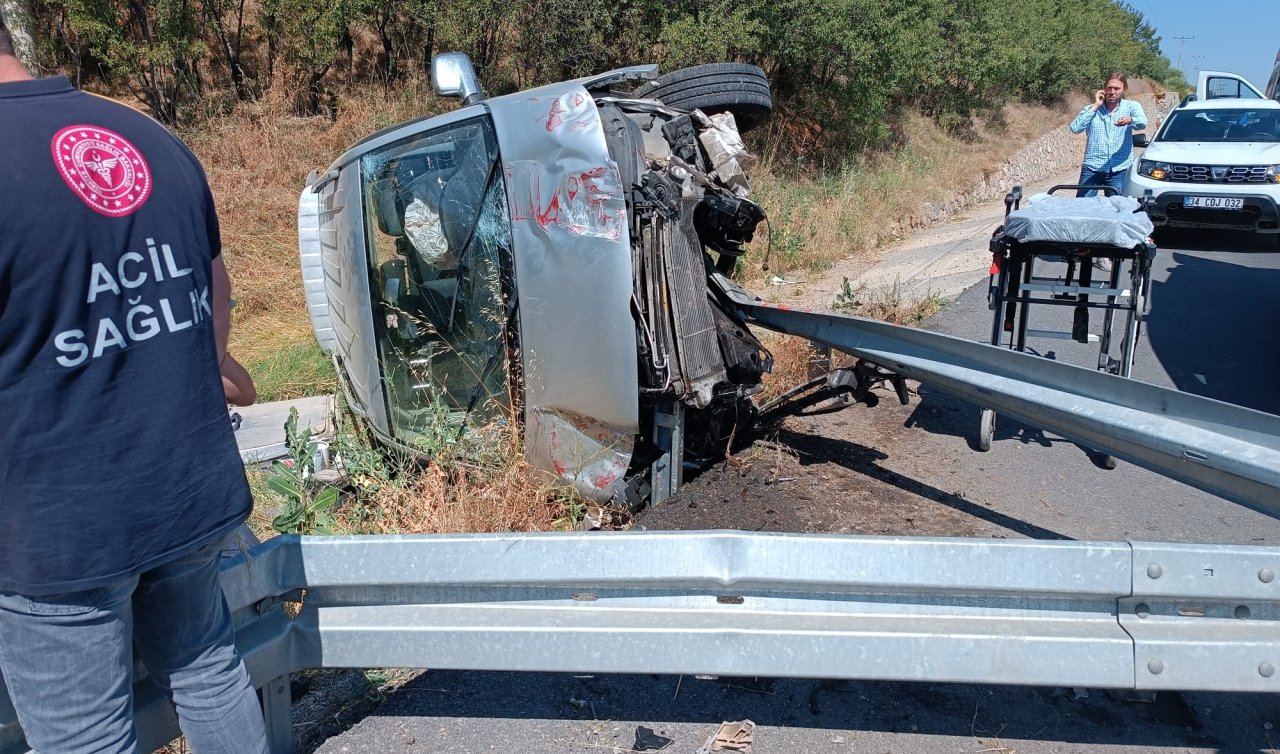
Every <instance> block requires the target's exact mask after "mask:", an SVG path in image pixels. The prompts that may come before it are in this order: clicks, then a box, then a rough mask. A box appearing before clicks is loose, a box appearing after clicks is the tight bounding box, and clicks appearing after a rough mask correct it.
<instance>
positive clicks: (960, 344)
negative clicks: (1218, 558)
mask: <svg viewBox="0 0 1280 754" xmlns="http://www.w3.org/2000/svg"><path fill="white" fill-rule="evenodd" d="M735 298H736V303H738V305H739V307H740V308H741V309H742V311H743V312H744V313H745V314H746V315H747V316H748V317H749V320H750V321H751V322H754V323H758V324H760V325H762V326H764V327H768V328H770V329H774V330H780V331H782V332H785V333H790V334H792V335H799V336H801V337H805V338H809V339H811V340H814V341H817V342H819V343H823V344H826V345H828V346H831V347H832V348H837V349H839V350H841V351H843V352H845V353H848V354H852V355H854V356H857V357H859V358H863V359H866V360H868V361H871V362H873V363H875V364H878V365H880V366H882V367H884V368H886V369H889V370H892V371H894V372H897V373H899V374H901V375H903V376H906V377H910V378H912V379H915V380H919V381H920V382H923V383H926V384H929V385H931V386H933V387H937V388H940V389H942V390H946V391H947V392H950V393H953V394H955V395H959V396H961V397H963V398H967V399H968V400H971V401H973V402H974V403H977V404H978V405H979V406H982V407H984V408H991V409H995V410H996V411H997V413H999V414H1002V415H1004V414H1007V415H1010V416H1014V417H1017V418H1018V419H1021V420H1023V421H1025V422H1027V423H1028V424H1032V425H1034V426H1037V427H1042V428H1044V429H1048V430H1050V431H1052V432H1056V433H1058V434H1060V435H1062V436H1063V437H1065V438H1067V439H1069V440H1073V441H1075V442H1078V443H1080V444H1082V445H1084V446H1086V447H1089V448H1092V449H1094V450H1097V451H1100V452H1105V453H1108V454H1110V455H1113V456H1115V457H1117V458H1121V459H1124V460H1126V461H1129V462H1131V463H1134V464H1136V465H1138V466H1141V467H1143V468H1146V469H1150V470H1152V471H1155V472H1157V473H1159V474H1163V475H1165V476H1168V477H1170V478H1173V479H1177V480H1178V481H1181V482H1185V483H1186V484H1190V485H1192V486H1194V487H1198V488H1200V489H1202V490H1205V491H1207V492H1211V493H1213V494H1215V495H1219V496H1221V497H1224V498H1226V499H1228V500H1231V501H1233V502H1236V503H1240V504H1242V505H1245V506H1248V507H1250V508H1253V509H1255V510H1258V511H1261V512H1263V513H1266V514H1268V515H1270V516H1274V517H1280V417H1278V416H1273V415H1271V414H1266V413H1263V412H1261V411H1254V410H1252V409H1247V408H1242V407H1240V406H1233V405H1231V404H1229V403H1223V402H1221V401H1216V400H1213V399H1210V398H1202V397H1200V396H1196V395H1191V394H1189V393H1181V392H1178V391H1177V390H1170V389H1168V388H1163V387H1158V386H1156V385H1149V384H1146V383H1143V382H1138V381H1136V380H1130V379H1125V378H1122V377H1117V376H1115V375H1111V374H1106V373H1105V372H1099V371H1096V370H1093V369H1084V368H1082V367H1077V366H1073V365H1070V364H1064V363H1061V362H1057V361H1052V360H1050V359H1044V358H1038V357H1035V356H1030V355H1027V354H1022V353H1017V352H1015V351H1011V350H1009V349H1006V348H999V347H996V346H991V345H987V344H984V343H975V342H973V341H969V340H964V339H962V338H955V337H951V336H949V335H941V334H939V333H933V332H928V331H926V330H917V329H914V328H909V327H901V326H897V325H891V324H887V323H885V322H878V321H875V320H869V319H863V318H861V317H851V316H846V315H841V314H829V313H824V312H810V311H801V310H793V309H788V308H786V307H782V306H776V305H771V304H764V303H761V302H760V301H758V300H753V299H748V298H745V297H738V296H735Z"/></svg>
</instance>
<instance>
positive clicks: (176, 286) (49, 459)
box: [0, 76, 250, 595]
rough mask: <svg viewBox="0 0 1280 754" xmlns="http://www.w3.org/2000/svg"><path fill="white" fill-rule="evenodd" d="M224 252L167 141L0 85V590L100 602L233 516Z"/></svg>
mask: <svg viewBox="0 0 1280 754" xmlns="http://www.w3.org/2000/svg"><path fill="white" fill-rule="evenodd" d="M220 252H221V244H220V240H219V236H218V221H217V217H216V216H215V214H214V208H213V198H212V195H211V194H210V192H209V187H208V184H207V182H206V180H205V177H204V172H203V170H202V169H201V168H200V165H199V163H198V162H197V161H196V159H195V157H194V156H193V155H192V154H191V152H190V151H189V150H188V149H187V148H186V147H185V146H184V145H183V144H182V142H181V141H179V140H178V138H177V137H175V136H174V135H173V134H171V133H170V132H169V131H167V130H166V129H164V128H163V127H162V126H160V125H159V124H158V123H156V122H155V121H153V120H151V119H150V118H147V117H146V116H144V115H142V114H140V113H137V112H135V111H133V110H130V109H129V108H127V107H125V106H123V105H120V104H117V103H115V102H112V101H110V100H107V99H103V98H100V97H95V96H92V95H88V94H84V93H82V92H80V91H78V90H76V89H75V88H73V87H72V86H71V85H70V83H68V81H67V79H66V78H65V77H61V76H59V77H54V78H46V79H37V80H34V81H19V82H12V83H7V84H0V590H3V591H9V592H19V593H25V594H30V595H44V594H51V593H58V592H68V591H79V590H82V589H89V588H93V587H97V586H102V585H105V584H108V583H110V582H112V581H115V580H117V579H120V578H122V577H125V576H128V575H131V574H134V573H138V572H141V571H143V570H146V569H147V568H149V567H152V566H155V565H158V564H160V563H163V562H165V561H166V560H169V559H171V558H174V557H176V556H179V555H182V554H184V553H186V552H188V551H190V550H191V549H193V548H195V547H198V546H201V545H203V544H205V543H207V542H209V541H211V540H213V539H214V538H215V537H219V536H223V535H225V534H226V533H228V532H230V531H231V530H233V529H234V528H235V527H236V526H237V525H238V524H239V523H240V522H241V521H243V520H244V518H245V517H246V515H247V514H248V512H249V508H250V497H249V489H248V485H247V483H246V481H245V476H244V468H243V466H242V465H241V463H240V457H239V453H238V452H237V450H236V443H235V438H234V435H233V434H232V430H231V426H230V423H229V422H228V419H227V410H226V403H225V398H224V396H223V392H222V383H221V380H220V378H219V375H218V364H217V356H216V346H215V344H214V333H213V321H212V304H213V302H212V301H211V299H210V297H211V296H212V290H211V282H210V281H211V266H210V265H211V262H212V260H213V259H214V257H216V256H217V255H218V254H219V253H220Z"/></svg>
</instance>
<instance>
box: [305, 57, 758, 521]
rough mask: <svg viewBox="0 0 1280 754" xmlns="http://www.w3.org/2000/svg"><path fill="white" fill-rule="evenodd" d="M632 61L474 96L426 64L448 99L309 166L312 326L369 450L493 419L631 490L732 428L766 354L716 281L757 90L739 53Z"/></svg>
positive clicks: (593, 491) (430, 442)
mask: <svg viewBox="0 0 1280 754" xmlns="http://www.w3.org/2000/svg"><path fill="white" fill-rule="evenodd" d="M655 75H656V66H640V67H634V68H627V69H622V70H618V71H612V72H609V73H606V74H603V75H600V76H596V77H592V78H588V79H580V80H576V81H569V82H564V83H559V84H553V85H550V86H545V87H542V88H538V89H533V90H530V91H524V92H520V93H517V94H512V95H507V96H502V97H494V98H491V99H489V98H485V97H484V96H483V95H482V93H481V92H480V89H479V86H478V84H477V81H476V77H475V74H474V72H473V70H472V67H471V64H470V61H469V60H468V59H467V58H466V56H464V55H461V54H458V53H450V54H445V55H440V56H438V57H437V58H436V59H435V60H434V61H433V83H434V85H435V88H436V91H437V93H438V94H441V95H445V96H457V97H459V98H461V99H462V104H463V106H462V107H461V108H459V109H457V110H455V111H453V112H450V113H448V114H445V115H441V116H437V117H432V118H426V119H422V120H416V121H410V122H407V123H402V124H399V125H396V126H393V127H391V128H388V129H385V130H383V131H381V132H379V133H376V134H373V135H371V136H369V137H368V138H366V139H364V140H363V141H361V142H360V143H358V144H356V145H355V146H353V147H351V149H349V150H348V151H347V152H346V153H344V154H343V155H342V156H340V157H339V158H338V159H337V160H336V161H334V163H333V164H332V165H331V166H330V167H329V169H328V170H327V171H325V172H324V173H323V174H320V173H318V172H317V173H316V174H313V175H312V176H311V177H310V179H309V180H308V184H307V186H306V188H305V189H304V190H303V192H302V194H301V197H300V200H299V213H298V218H299V219H298V230H299V245H300V251H301V255H302V266H303V274H304V279H305V285H306V293H307V301H308V305H309V307H310V313H311V318H312V323H313V325H314V328H315V333H316V337H317V339H318V340H319V342H320V343H321V345H322V346H323V347H324V348H325V349H326V350H327V351H329V352H331V353H332V355H333V357H334V360H335V363H336V365H337V368H338V372H339V375H340V382H341V383H342V385H343V389H344V391H345V392H346V396H347V398H348V400H349V402H350V405H351V407H352V409H353V410H354V411H355V412H356V413H358V414H359V415H360V416H362V417H363V418H364V419H365V420H366V421H367V422H368V424H369V426H370V427H371V429H372V430H373V432H375V433H376V434H377V435H378V436H379V437H380V438H381V439H382V440H383V441H384V442H387V443H389V444H393V445H396V446H400V447H402V448H405V449H408V450H410V451H421V452H429V451H430V450H431V449H432V448H434V447H436V445H435V444H434V443H438V440H439V438H440V437H442V436H448V437H457V436H459V435H460V434H465V433H468V432H472V433H474V432H479V431H481V430H482V429H483V428H484V427H492V426H494V425H495V424H499V423H502V422H504V421H507V420H509V419H514V420H516V421H519V422H522V426H523V432H524V439H525V452H526V455H527V457H528V459H529V460H530V462H531V463H532V464H534V465H535V466H537V467H539V468H542V469H545V470H546V471H548V472H549V473H552V474H554V475H556V476H557V477H559V478H561V479H562V480H564V481H566V482H568V483H570V484H573V485H574V486H575V487H576V488H577V489H578V490H579V491H580V492H581V493H583V494H584V495H586V496H587V497H589V498H591V499H593V500H597V501H600V502H615V503H627V502H630V503H631V504H635V503H637V502H639V501H641V500H643V499H645V498H647V497H648V496H649V495H650V494H651V492H652V491H653V490H652V489H651V488H652V487H658V488H661V490H665V491H666V493H669V492H670V491H673V490H674V489H675V488H676V487H678V486H679V483H680V476H681V469H682V467H683V466H684V464H686V463H691V464H696V463H699V462H702V461H706V460H708V459H711V458H714V457H716V456H719V457H723V454H724V449H725V447H726V443H727V442H728V441H729V438H731V437H732V436H733V435H734V433H735V428H736V427H738V426H740V425H744V424H746V423H749V422H751V421H752V419H753V418H754V411H755V407H754V404H753V403H752V402H751V400H750V398H751V396H752V395H754V394H756V393H758V392H759V391H760V389H761V382H760V380H761V375H762V374H763V373H764V372H765V371H767V370H768V369H769V367H770V357H769V354H768V353H767V351H766V350H765V349H764V348H762V347H761V345H760V343H759V342H758V341H757V340H756V339H755V337H753V336H752V335H751V333H750V331H749V330H748V329H747V328H746V327H745V325H744V323H743V322H742V321H741V319H740V318H739V317H737V316H736V315H735V314H734V313H733V311H734V310H733V308H732V306H730V305H728V304H727V300H726V299H725V293H724V288H723V286H724V285H729V286H731V285H732V284H730V283H728V278H727V277H726V273H729V272H731V271H732V268H733V266H734V264H735V262H736V259H737V257H738V256H739V255H741V253H742V251H743V244H744V243H745V242H747V241H749V240H751V238H752V235H753V232H754V230H755V228H756V225H757V224H758V223H759V222H760V221H761V220H762V219H763V217H764V213H763V212H762V211H761V209H760V208H759V206H757V205H756V204H755V203H754V202H752V201H751V199H750V198H749V193H750V187H749V184H748V182H747V179H746V175H745V172H744V168H745V167H746V165H747V164H748V163H749V161H750V159H751V156H750V154H749V153H748V152H747V151H746V149H745V148H744V146H743V143H742V140H741V137H740V135H739V134H740V130H743V131H745V130H747V129H749V128H751V127H754V126H756V125H759V124H760V123H762V122H763V121H764V120H765V119H767V118H768V116H769V114H770V112H771V109H772V101H771V98H770V94H769V87H768V83H767V81H766V80H765V78H764V75H763V72H762V71H760V69H758V68H756V67H754V66H749V65H740V64H712V65H705V66H698V67H695V68H689V69H684V70H681V71H676V72H674V73H671V74H668V75H666V76H663V77H655ZM714 280H719V281H720V282H721V285H716V284H714V283H713V282H712V281H714ZM666 493H664V492H662V491H659V493H658V494H659V496H665V494H666Z"/></svg>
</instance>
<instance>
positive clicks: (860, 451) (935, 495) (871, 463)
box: [778, 396, 1071, 539]
mask: <svg viewBox="0 0 1280 754" xmlns="http://www.w3.org/2000/svg"><path fill="white" fill-rule="evenodd" d="M948 398H949V399H950V400H958V399H954V398H950V397H949V396H948ZM913 415H914V414H913ZM977 422H978V419H977V412H976V410H975V412H974V427H975V428H976V427H977ZM930 431H933V430H930ZM975 431H976V429H975ZM778 439H779V441H781V442H782V443H783V444H784V445H786V446H787V447H789V448H791V449H792V450H794V451H795V452H796V453H797V454H798V456H799V459H800V465H801V466H808V465H811V464H814V463H834V464H837V465H839V466H843V467H844V468H846V469H848V470H850V471H853V472H855V473H857V474H861V475H863V476H869V477H872V478H874V479H877V480H879V481H881V482H884V483H885V484H891V485H893V486H894V487H897V488H899V489H902V490H906V491H907V492H910V493H912V494H915V495H919V496H920V497H923V498H926V499H928V500H932V501H933V502H935V503H938V504H940V505H945V506H947V507H949V508H951V509H953V510H955V511H957V512H959V513H963V514H965V515H967V516H972V517H974V518H977V519H981V520H983V521H986V522H988V523H990V524H994V525H996V526H999V527H1002V528H1005V529H1008V530H1010V531H1014V532H1017V533H1019V534H1021V535H1023V536H1024V537H1030V538H1031V539H1071V537H1068V536H1066V535H1065V534H1061V533H1059V532H1056V531H1053V530H1052V529H1046V528H1044V527H1041V526H1036V525H1035V524H1032V523H1029V522H1027V521H1023V520H1022V519H1019V518H1014V517H1013V516H1007V515H1005V514H1003V513H1000V512H998V511H994V510H991V509H990V508H986V507H983V506H981V505H978V504H976V503H973V502H970V501H968V500H965V499H964V498H963V497H960V496H959V495H956V494H954V493H951V492H946V491H944V490H940V489H938V488H937V487H934V486H931V485H929V484H925V483H924V482H922V481H920V480H918V479H913V478H911V477H908V476H904V475H902V474H899V473H897V472H896V471H891V470H889V469H886V468H884V467H883V466H881V465H880V463H879V462H880V461H882V460H884V459H885V458H887V456H886V455H885V454H884V453H883V452H882V451H879V450H876V449H875V448H869V447H867V446H865V445H860V444H858V443H855V442H850V441H848V440H842V439H839V438H834V437H829V436H825V435H811V434H804V433H800V432H793V431H790V430H786V429H784V430H782V431H781V432H780V433H779V434H778Z"/></svg>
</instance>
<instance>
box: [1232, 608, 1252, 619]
mask: <svg viewBox="0 0 1280 754" xmlns="http://www.w3.org/2000/svg"><path fill="white" fill-rule="evenodd" d="M1251 615H1253V611H1251V610H1250V609H1249V606H1248V605H1240V606H1238V607H1236V617H1237V618H1239V619H1240V620H1249V617H1250V616H1251Z"/></svg>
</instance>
